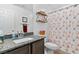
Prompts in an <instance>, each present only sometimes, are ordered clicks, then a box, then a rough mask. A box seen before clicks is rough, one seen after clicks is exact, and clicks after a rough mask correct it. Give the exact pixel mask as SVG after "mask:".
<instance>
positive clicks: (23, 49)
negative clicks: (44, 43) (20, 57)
mask: <svg viewBox="0 0 79 59" xmlns="http://www.w3.org/2000/svg"><path fill="white" fill-rule="evenodd" d="M29 53H30V45H25V46H22V47H19V48H16V49H14V50H11V51H8V52H6V53H5V54H29Z"/></svg>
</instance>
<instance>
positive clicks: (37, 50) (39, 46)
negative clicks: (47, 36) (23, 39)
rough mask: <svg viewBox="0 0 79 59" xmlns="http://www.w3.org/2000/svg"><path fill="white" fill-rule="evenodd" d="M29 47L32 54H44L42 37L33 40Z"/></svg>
mask: <svg viewBox="0 0 79 59" xmlns="http://www.w3.org/2000/svg"><path fill="white" fill-rule="evenodd" d="M31 47H32V54H44V39H41V40H39V41H36V42H33V43H32V45H31Z"/></svg>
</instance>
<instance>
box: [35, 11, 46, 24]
mask: <svg viewBox="0 0 79 59" xmlns="http://www.w3.org/2000/svg"><path fill="white" fill-rule="evenodd" d="M36 15H37V19H36V22H40V23H47V14H46V13H45V12H44V11H39V12H37V13H36Z"/></svg>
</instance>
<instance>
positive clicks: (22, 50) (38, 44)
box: [3, 38, 44, 54]
mask: <svg viewBox="0 0 79 59" xmlns="http://www.w3.org/2000/svg"><path fill="white" fill-rule="evenodd" d="M3 54H44V38H42V39H39V40H36V41H34V42H31V43H29V44H26V45H23V46H20V47H17V48H14V49H11V50H8V51H6V52H5V53H3Z"/></svg>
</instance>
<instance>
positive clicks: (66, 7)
mask: <svg viewBox="0 0 79 59" xmlns="http://www.w3.org/2000/svg"><path fill="white" fill-rule="evenodd" d="M77 5H79V4H73V5H67V6H65V7H62V8H59V9H56V10H54V11H52V12H49V13H48V14H52V13H55V12H57V11H61V10H64V9H68V8H70V7H73V6H74V7H76V6H77Z"/></svg>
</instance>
